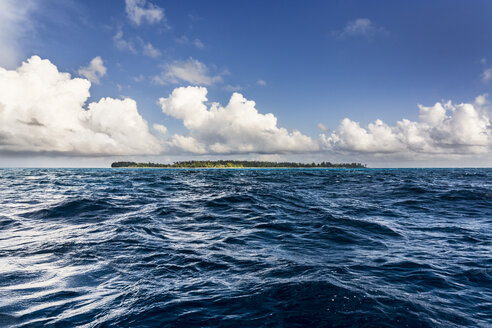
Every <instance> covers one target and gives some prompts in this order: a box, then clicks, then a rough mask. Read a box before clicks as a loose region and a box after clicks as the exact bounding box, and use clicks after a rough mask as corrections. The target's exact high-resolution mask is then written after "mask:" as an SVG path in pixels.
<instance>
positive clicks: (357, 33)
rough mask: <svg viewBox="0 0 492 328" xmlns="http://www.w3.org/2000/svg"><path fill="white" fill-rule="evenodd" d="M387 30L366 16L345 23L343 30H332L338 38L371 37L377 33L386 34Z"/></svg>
mask: <svg viewBox="0 0 492 328" xmlns="http://www.w3.org/2000/svg"><path fill="white" fill-rule="evenodd" d="M388 34H389V32H388V31H386V30H385V29H384V28H383V27H380V26H376V25H374V23H373V22H372V21H371V20H370V19H368V18H357V19H355V20H353V21H350V22H348V23H347V25H346V26H345V27H344V28H343V30H340V31H335V32H333V35H334V36H335V37H337V38H338V39H345V38H350V37H365V38H368V39H372V38H374V37H375V36H377V35H388Z"/></svg>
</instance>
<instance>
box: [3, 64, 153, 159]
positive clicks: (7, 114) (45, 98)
mask: <svg viewBox="0 0 492 328" xmlns="http://www.w3.org/2000/svg"><path fill="white" fill-rule="evenodd" d="M90 86H91V83H90V82H89V81H88V80H86V79H81V78H72V77H71V76H70V74H68V73H63V72H59V71H58V69H57V67H56V66H55V65H53V64H52V63H51V62H50V61H49V60H46V59H45V60H43V59H41V58H39V57H38V56H33V57H31V58H30V59H28V60H27V61H26V62H24V63H23V64H22V65H21V66H20V67H19V68H17V70H7V69H4V68H0V90H1V91H0V152H22V153H58V154H65V155H130V154H157V153H159V152H160V151H161V150H162V147H161V145H160V144H159V142H158V140H157V139H156V138H155V137H154V136H153V135H152V134H151V133H150V132H149V128H148V125H147V122H146V121H145V120H144V119H143V118H142V116H140V114H139V113H138V110H137V104H136V102H135V101H134V100H133V99H130V98H126V99H113V98H102V99H100V100H99V101H98V102H92V103H90V104H88V105H87V106H85V104H86V101H87V99H88V98H89V96H90V93H89V89H90Z"/></svg>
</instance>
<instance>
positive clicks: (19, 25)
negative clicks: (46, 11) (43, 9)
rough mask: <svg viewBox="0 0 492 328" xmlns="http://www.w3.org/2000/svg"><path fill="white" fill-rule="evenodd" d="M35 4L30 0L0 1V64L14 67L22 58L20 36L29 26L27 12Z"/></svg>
mask: <svg viewBox="0 0 492 328" xmlns="http://www.w3.org/2000/svg"><path fill="white" fill-rule="evenodd" d="M35 6H36V3H35V2H34V1H31V0H25V1H22V3H20V2H19V1H16V0H2V1H0V49H1V50H0V66H1V67H7V68H14V67H16V66H17V64H18V63H20V61H21V60H22V46H21V40H22V37H23V36H24V35H25V34H26V32H27V31H29V29H30V28H31V26H30V22H29V13H30V12H31V11H32V9H33V8H34V7H35Z"/></svg>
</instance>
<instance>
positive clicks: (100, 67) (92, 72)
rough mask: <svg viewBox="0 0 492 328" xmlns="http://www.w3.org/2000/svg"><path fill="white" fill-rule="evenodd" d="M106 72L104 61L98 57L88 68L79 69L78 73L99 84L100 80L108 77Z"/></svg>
mask: <svg viewBox="0 0 492 328" xmlns="http://www.w3.org/2000/svg"><path fill="white" fill-rule="evenodd" d="M106 71H107V69H106V66H104V63H103V60H102V59H101V57H99V56H97V57H94V58H93V59H92V60H91V62H90V63H89V65H88V66H85V67H81V68H79V70H78V71H77V72H78V73H79V74H80V75H82V76H83V77H85V78H87V79H88V80H89V81H91V82H92V83H96V84H99V82H100V81H99V79H100V78H102V77H103V76H104V75H106Z"/></svg>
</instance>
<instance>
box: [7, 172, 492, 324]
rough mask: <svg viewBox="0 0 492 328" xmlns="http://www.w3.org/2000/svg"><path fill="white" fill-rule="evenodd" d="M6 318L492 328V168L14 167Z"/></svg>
mask: <svg viewBox="0 0 492 328" xmlns="http://www.w3.org/2000/svg"><path fill="white" fill-rule="evenodd" d="M0 326H7V327H74V326H78V327H347V326H348V327H463V326H471V327H491V326H492V169H230V170H227V169H199V170H192V169H188V170H187V169H171V170H168V169H0Z"/></svg>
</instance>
